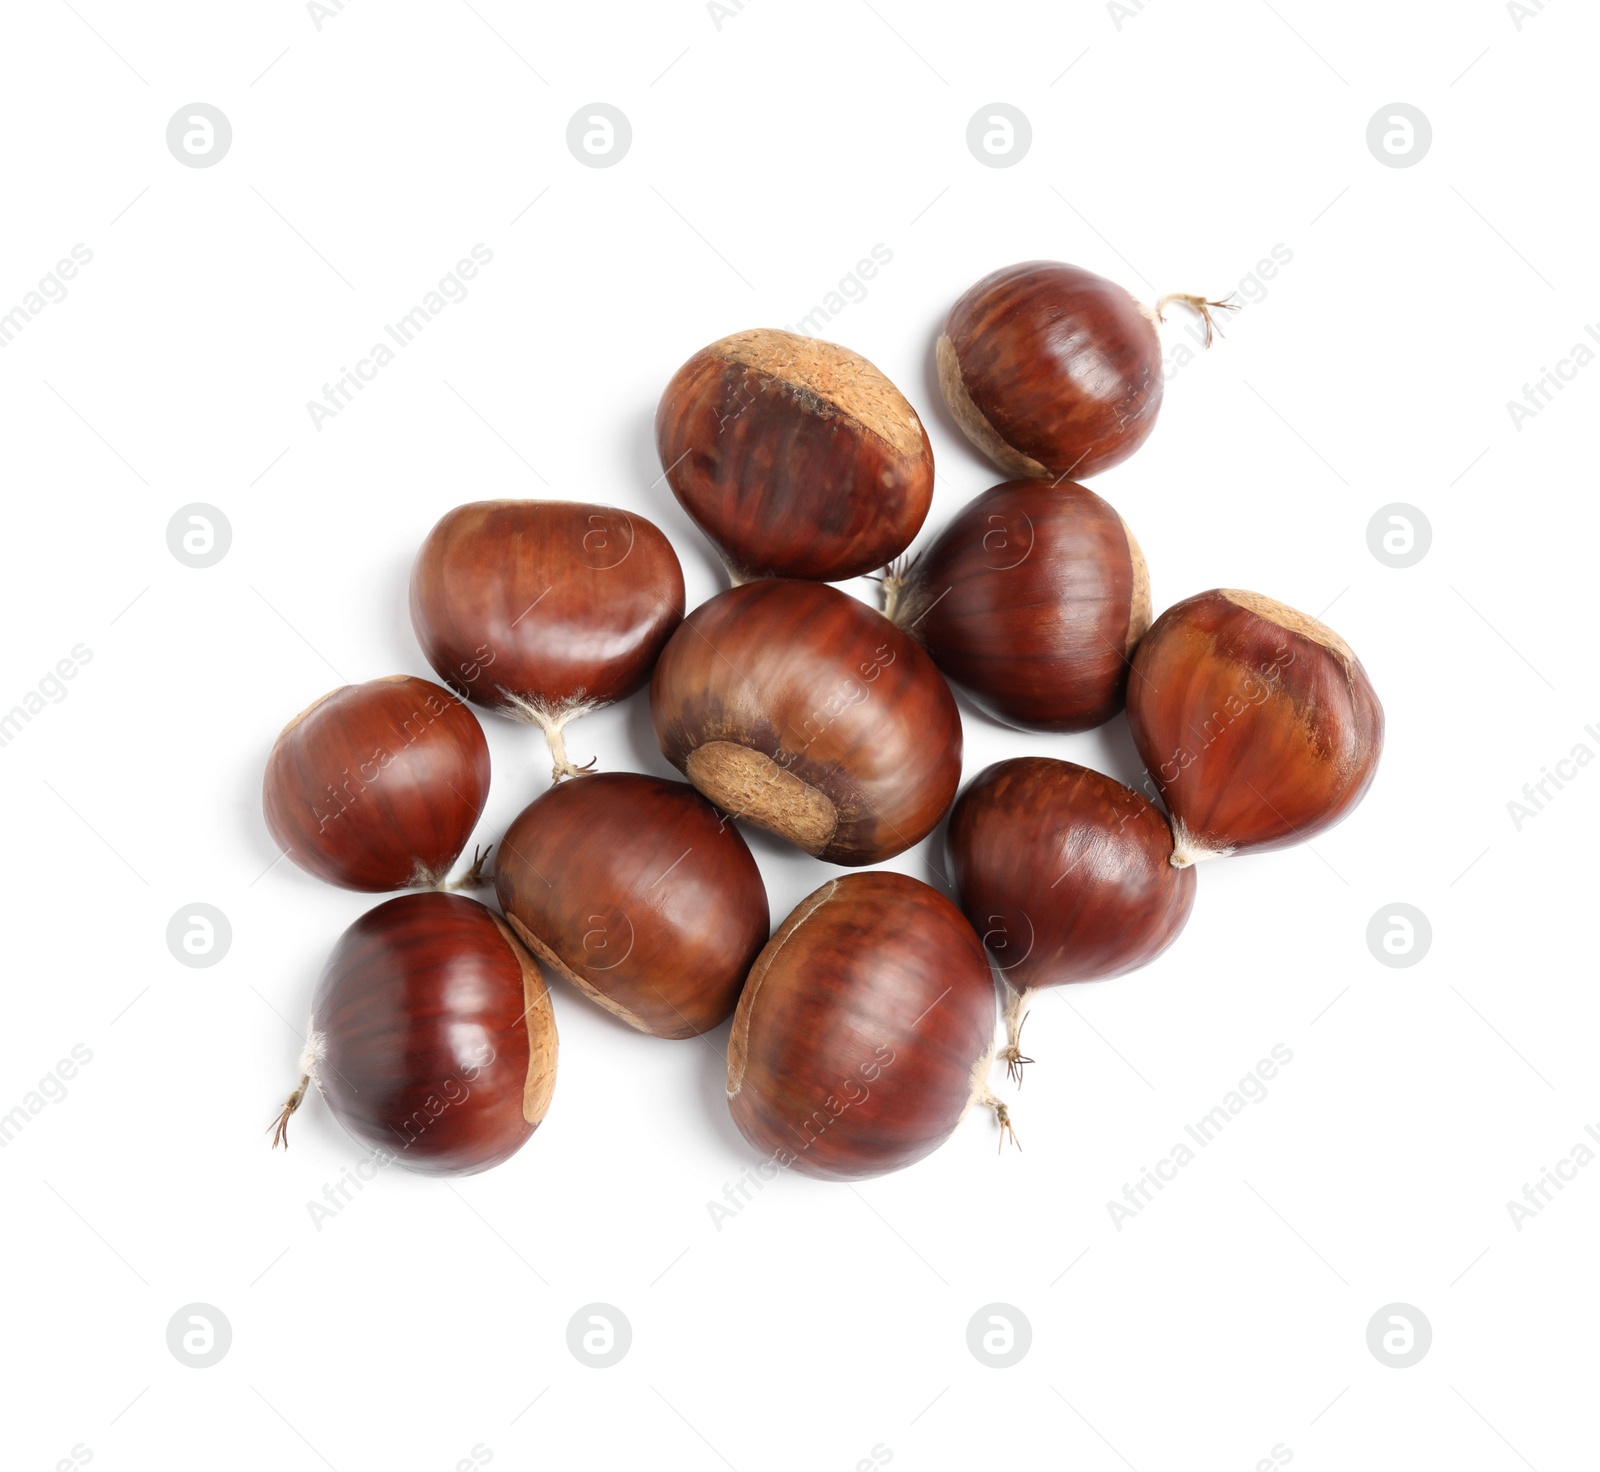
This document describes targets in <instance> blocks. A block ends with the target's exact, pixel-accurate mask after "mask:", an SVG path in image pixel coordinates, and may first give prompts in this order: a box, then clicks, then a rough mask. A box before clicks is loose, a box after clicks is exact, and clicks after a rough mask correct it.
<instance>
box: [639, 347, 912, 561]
mask: <svg viewBox="0 0 1600 1472" xmlns="http://www.w3.org/2000/svg"><path fill="white" fill-rule="evenodd" d="M656 446H657V448H658V449H659V451H660V453H661V464H662V465H663V466H664V467H665V469H666V475H667V483H668V484H669V485H670V486H671V487H672V490H673V494H675V495H676V496H677V498H678V500H679V501H680V502H682V504H683V508H684V510H685V511H687V512H688V513H689V515H690V516H691V517H693V519H694V521H695V524H696V525H697V526H698V527H699V528H700V530H701V531H703V532H704V533H705V534H706V536H708V537H709V538H710V539H711V541H712V542H714V543H715V544H716V546H717V548H718V550H719V551H720V552H721V553H722V557H723V560H724V561H725V562H726V563H727V564H728V567H729V570H730V571H731V572H732V574H733V576H734V579H735V581H736V582H749V581H750V580H751V579H752V578H756V577H790V578H815V579H820V580H823V581H832V582H838V581H840V580H841V579H844V578H851V577H856V576H858V575H859V574H861V573H867V572H872V571H874V570H876V569H877V568H880V567H882V566H883V565H884V564H885V563H886V562H888V561H889V560H890V559H891V558H893V557H896V556H898V555H899V554H900V553H901V552H903V551H904V550H905V549H906V548H907V547H908V546H910V545H911V541H912V538H914V537H915V536H916V534H917V531H918V530H919V528H920V527H921V526H922V522H923V518H924V517H926V516H927V514H928V504H929V501H930V500H931V499H932V496H933V450H932V448H931V447H930V446H929V444H928V436H927V434H926V433H925V432H924V430H923V428H922V421H921V420H919V419H918V418H917V414H916V411H915V410H914V409H913V408H912V407H911V405H910V404H909V403H907V402H906V399H905V396H904V395H903V394H901V392H900V391H899V390H898V389H897V388H896V387H895V386H894V385H893V384H892V383H890V382H889V380H888V379H887V378H885V377H884V375H883V374H882V373H880V372H879V371H878V370H877V369H876V368H875V367H873V365H872V364H871V363H869V362H868V361H867V360H866V359H865V358H863V357H862V356H861V355H860V354H859V353H853V352H851V351H850V349H849V348H842V347H839V346H837V345H836V344H834V343H831V342H823V341H822V340H821V339H819V338H814V337H800V336H797V335H796V334H795V333H792V332H780V331H777V330H774V329H768V328H759V329H756V330H754V331H751V332H739V333H735V334H734V335H733V336H732V337H725V338H723V339H722V340H721V341H720V342H714V343H712V344H711V346H710V347H707V348H702V349H701V350H700V351H699V352H698V353H696V354H695V355H694V356H693V357H692V358H690V359H689V361H688V362H687V363H685V364H684V365H683V367H681V368H680V369H679V370H678V371H677V372H676V373H675V374H674V375H673V377H672V381H671V383H669V384H668V385H667V390H666V392H665V393H664V394H663V395H662V396H661V405H660V407H659V408H658V409H657V411H656Z"/></svg>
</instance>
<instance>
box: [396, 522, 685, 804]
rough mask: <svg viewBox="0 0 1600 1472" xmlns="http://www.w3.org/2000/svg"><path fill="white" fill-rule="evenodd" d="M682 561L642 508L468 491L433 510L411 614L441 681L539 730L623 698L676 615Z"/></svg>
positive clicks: (554, 739) (644, 672)
mask: <svg viewBox="0 0 1600 1472" xmlns="http://www.w3.org/2000/svg"><path fill="white" fill-rule="evenodd" d="M683 608H684V593H683V569H682V568H681V567H680V566H679V565H678V557H677V554H676V553H675V552H674V551H673V550H672V546H671V544H670V543H669V542H668V541H667V539H666V538H665V537H664V536H662V535H661V532H660V530H659V529H658V528H657V527H656V526H655V525H654V524H653V523H651V522H649V521H647V520H645V518H644V517H642V516H637V515H634V514H633V513H631V512H627V511H618V510H616V509H615V508H614V507H609V506H591V505H587V504H581V503H579V502H576V501H475V502H472V503H471V504H470V505H466V506H457V507H456V508H455V510H454V511H449V512H446V513H445V515H444V516H443V517H441V518H440V520H439V523H438V525H436V526H435V527H434V528H433V530H432V531H431V532H429V533H428V536H427V540H426V541H424V542H423V544H422V550H421V551H420V552H418V553H417V560H416V564H415V565H414V566H413V568H412V570H411V622H412V626H413V627H414V628H415V630H416V634H417V642H418V643H419V644H421V646H422V652H423V653H424V654H425V655H426V656H427V658H428V663H429V664H431V665H432V666H433V667H434V669H435V670H436V671H437V672H438V674H439V678H440V679H441V680H443V681H444V682H445V684H446V685H448V686H449V687H450V688H451V689H452V690H454V691H456V692H457V693H458V694H459V695H461V696H463V697H464V698H465V699H468V700H472V701H474V702H476V703H477V704H478V705H482V706H486V707H487V708H488V709H490V710H495V711H498V712H500V714H501V715H505V716H509V717H511V718H512V719H513V720H520V721H528V722H531V723H532V724H534V725H537V726H539V727H540V728H541V729H542V730H543V731H544V733H545V737H546V739H547V740H548V741H549V743H550V751H551V755H552V757H553V759H554V763H555V770H554V776H555V777H556V779H557V780H559V779H560V778H562V777H567V776H572V775H574V774H575V773H576V772H578V771H579V770H581V769H580V768H578V767H576V766H574V765H573V764H572V763H571V762H569V761H568V760H567V754H566V743H565V738H564V736H563V734H562V728H563V727H564V726H565V725H566V723H567V722H568V721H570V720H572V719H574V718H575V717H577V716H581V715H583V714H584V713H585V712H587V711H591V710H594V709H596V708H597V707H599V706H602V705H610V704H611V703H612V702H613V701H617V700H621V699H622V698H623V697H624V696H627V695H631V694H632V693H633V692H634V691H635V690H638V689H639V688H640V687H641V686H642V685H643V684H644V682H645V681H646V680H647V679H649V678H650V669H651V666H652V665H654V664H655V661H656V656H657V655H658V654H659V653H660V652H661V647H662V645H663V644H665V643H666V641H667V639H668V637H669V636H670V635H671V633H672V631H673V629H675V628H676V627H677V626H678V621H679V620H680V619H681V618H682V617H683Z"/></svg>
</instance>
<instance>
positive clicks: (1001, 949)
mask: <svg viewBox="0 0 1600 1472" xmlns="http://www.w3.org/2000/svg"><path fill="white" fill-rule="evenodd" d="M949 846H950V862H951V865H952V866H953V869H954V875H955V883H956V891H957V897H958V898H959V900H960V903H961V908H962V910H963V911H964V912H965V914H966V917H967V919H968V920H970V921H971V922H972V925H973V928H974V929H976V930H977V931H978V933H979V934H980V935H981V936H982V937H983V943H984V945H985V946H986V947H987V948H988V951H989V953H990V955H991V956H992V957H993V958H994V963H995V965H996V966H997V967H998V968H999V971H1000V974H1001V975H1002V976H1003V977H1004V978H1005V981H1006V984H1007V986H1008V988H1009V989H1010V998H1009V1001H1008V1003H1007V1007H1006V1030H1007V1039H1006V1047H1005V1049H1004V1050H1003V1051H1002V1052H1001V1054H1000V1056H1001V1057H1002V1058H1003V1059H1004V1060H1005V1061H1006V1063H1007V1065H1008V1067H1009V1069H1010V1070H1011V1072H1012V1074H1013V1076H1017V1075H1019V1074H1020V1072H1021V1066H1022V1064H1023V1063H1024V1062H1026V1061H1027V1060H1025V1059H1024V1058H1023V1057H1022V1054H1021V1053H1020V1051H1019V1050H1018V1046H1017V1044H1018V1039H1019V1035H1020V1033H1021V1031H1022V1019H1023V1015H1024V1013H1025V1012H1026V1010H1027V1007H1028V1004H1029V1002H1030V1001H1031V1000H1032V995H1033V993H1034V992H1035V991H1036V990H1037V989H1038V988H1040V987H1046V986H1061V985H1064V984H1065V983H1067V982H1073V981H1100V980H1104V979H1105V978H1107V977H1112V976H1121V975H1123V974H1124V973H1125V972H1128V971H1132V970H1134V969H1136V968H1137V967H1140V966H1143V965H1145V964H1146V963H1147V962H1149V961H1153V960H1154V959H1155V958H1156V957H1157V956H1159V955H1160V954H1161V953H1162V951H1164V950H1166V948H1167V947H1168V946H1169V945H1171V944H1172V942H1173V941H1174V940H1176V939H1177V937H1178V932H1179V931H1180V930H1182V929H1183V927H1184V924H1185V923H1186V922H1187V921H1188V919H1189V911H1190V910H1191V909H1192V908H1193V907H1194V890H1195V875H1194V870H1193V869H1192V868H1185V869H1177V868H1174V867H1173V865H1172V863H1171V859H1172V830H1171V829H1170V828H1169V827H1168V826H1167V820H1166V819H1165V818H1164V817H1163V816H1162V815H1161V813H1160V812H1159V811H1158V810H1157V809H1156V808H1155V807H1154V806H1153V805H1152V804H1151V803H1149V802H1148V801H1146V799H1145V798H1143V797H1141V796H1140V795H1139V794H1138V793H1137V792H1135V791H1134V790H1133V789H1132V788H1131V787H1124V786H1123V785H1122V783H1120V782H1117V781H1114V780H1113V779H1112V778H1110V777H1106V776H1103V775H1102V774H1101V773H1099V772H1093V771H1090V770H1089V768H1087V767H1080V766H1077V765H1075V764H1074V763H1072V762H1063V761H1056V760H1055V759H1054V758H1053V757H1044V756H1025V757H1017V758H1014V759H1013V760H1011V761H1004V762H996V763H995V764H994V765H993V766H992V767H987V768H985V769H984V770H983V771H982V772H980V773H979V774H978V776H977V777H976V778H975V779H974V780H973V781H972V783H971V785H970V786H968V788H967V790H966V791H965V792H963V793H962V794H961V796H960V797H959V798H958V799H957V800H956V805H955V809H954V810H953V811H952V812H951V814H950V831H949Z"/></svg>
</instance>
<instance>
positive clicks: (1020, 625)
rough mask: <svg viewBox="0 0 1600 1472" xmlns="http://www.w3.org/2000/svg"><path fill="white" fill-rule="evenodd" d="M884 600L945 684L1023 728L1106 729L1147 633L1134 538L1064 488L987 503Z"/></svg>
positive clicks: (1028, 485)
mask: <svg viewBox="0 0 1600 1472" xmlns="http://www.w3.org/2000/svg"><path fill="white" fill-rule="evenodd" d="M884 588H885V593H886V596H887V600H888V601H887V602H886V604H885V608H884V612H885V613H886V614H887V615H888V616H889V618H890V619H891V620H893V622H895V623H896V624H898V625H899V626H900V627H901V628H903V629H905V630H906V632H907V633H909V634H913V635H915V636H916V638H917V640H918V641H919V642H920V643H921V645H922V647H923V648H924V649H926V650H927V651H928V653H929V654H931V655H932V656H933V662H934V663H935V664H936V665H938V666H939V668H940V669H941V670H943V671H944V673H945V674H946V675H948V676H949V677H950V679H952V680H954V681H955V682H956V683H957V684H958V685H962V686H965V687H966V689H967V690H968V691H970V692H971V694H972V696H973V698H974V699H975V700H976V701H977V702H978V704H979V705H981V706H982V707H983V708H984V709H985V710H987V711H989V712H990V714H992V715H995V716H998V717H999V719H1001V720H1002V721H1007V722H1009V723H1010V724H1011V725H1014V726H1022V727H1025V728H1028V729H1031V730H1039V731H1083V730H1087V729H1088V728H1089V727H1091V726H1098V725H1101V724H1103V723H1104V722H1106V721H1108V720H1110V719H1111V717H1112V716H1114V715H1115V714H1116V713H1117V712H1118V711H1119V710H1121V709H1122V703H1123V696H1124V693H1125V691H1126V688H1127V682H1128V667H1129V666H1128V657H1129V656H1130V655H1131V654H1132V653H1133V648H1134V645H1136V644H1137V643H1138V642H1139V639H1140V638H1141V637H1142V635H1143V634H1144V631H1145V630H1146V629H1147V628H1149V627H1150V575H1149V573H1148V571H1147V570H1146V568H1145V562H1144V555H1143V553H1141V552H1140V550H1139V544H1138V543H1137V542H1136V541H1134V539H1133V533H1132V532H1131V531H1129V530H1128V524H1127V523H1126V522H1125V521H1123V519H1122V518H1121V517H1120V516H1118V515H1117V513H1116V512H1115V511H1114V510H1112V508H1111V507H1110V506H1109V505H1107V503H1106V502H1104V501H1102V500H1101V499H1100V497H1099V496H1097V495H1095V493H1094V492H1093V491H1091V490H1088V489H1087V488H1086V487H1084V486H1079V485H1073V484H1072V483H1071V482H1070V481H1069V482H1065V483H1063V484H1060V485H1048V484H1046V483H1044V482H1042V481H1025V480H1014V481H1007V482H1006V484H1004V485H999V486H995V487H994V488H993V489H992V490H988V491H985V492H984V493H983V494H982V495H981V496H979V497H978V498H977V499H976V500H974V501H972V502H970V503H969V504H968V505H967V507H966V508H965V510H963V511H962V512H961V513H960V514H959V515H958V516H957V517H956V519H955V520H954V521H952V522H951V523H950V525H949V526H948V527H946V528H945V529H944V531H943V532H941V533H940V534H939V536H938V537H937V538H936V539H935V540H934V542H933V543H932V545H931V546H929V547H928V548H927V550H926V551H924V552H922V553H921V554H920V555H919V556H918V557H917V558H916V559H915V560H914V561H913V562H912V563H911V565H910V567H909V568H908V569H907V570H906V571H905V572H904V573H894V572H891V573H890V574H889V575H888V576H886V577H885V579H884Z"/></svg>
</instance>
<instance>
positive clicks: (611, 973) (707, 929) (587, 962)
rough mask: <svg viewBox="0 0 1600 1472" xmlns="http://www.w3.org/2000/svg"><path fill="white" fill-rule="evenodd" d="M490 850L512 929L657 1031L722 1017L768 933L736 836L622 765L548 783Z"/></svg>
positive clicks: (603, 999) (699, 800)
mask: <svg viewBox="0 0 1600 1472" xmlns="http://www.w3.org/2000/svg"><path fill="white" fill-rule="evenodd" d="M499 852H500V857H499V859H498V860H497V861H496V864H495V888H496V890H497V891H498V893H499V897H500V908H501V909H502V910H503V911H504V912H505V917H506V919H507V921H509V922H510V925H511V928H512V929H513V930H515V931H516V933H517V934H518V936H520V937H521V939H522V942H523V944H524V945H526V946H527V947H528V949H529V950H530V951H532V952H533V953H534V955H535V956H537V957H538V958H539V959H540V960H541V961H543V962H544V963H545V965H547V966H549V967H550V968H551V969H552V970H554V971H556V972H558V973H559V974H560V975H562V976H564V977H566V979H567V980H568V981H570V982H571V983H572V984H573V985H574V986H575V987H577V989H578V990H579V991H580V992H582V993H583V994H584V995H585V996H587V997H589V998H590V999H591V1000H592V1001H595V1002H598V1003H599V1004H600V1005H601V1006H602V1007H604V1008H605V1009H606V1010H607V1011H608V1012H612V1013H615V1014H616V1016H618V1017H620V1018H621V1019H622V1020H623V1021H624V1022H626V1023H628V1024H629V1026H631V1027H636V1028H638V1029H639V1030H640V1031H641V1032H647V1033H651V1034H653V1035H654V1036H655V1037H661V1038H688V1037H694V1036H696V1035H697V1034H699V1033H703V1032H706V1031H709V1030H710V1029H711V1028H713V1027H715V1026H716V1025H717V1024H718V1023H719V1022H723V1021H725V1020H726V1019H727V1018H728V1017H729V1016H731V1015H732V1013H733V1009H734V1004H735V1003H736V1002H737V1001H738V1000H739V989H740V988H741V987H742V986H743V985H744V978H745V974H746V973H747V972H748V971H749V970H750V963H751V962H752V961H754V960H755V958H756V955H757V953H758V952H759V951H760V950H761V947H762V946H764V945H765V944H766V941H767V928H768V920H769V915H768V910H767V891H766V888H765V886H764V885H763V884H762V882H761V871H760V870H759V869H757V868H756V861H755V860H754V859H753V858H751V856H750V850H749V849H748V848H747V847H746V846H745V841H744V839H743V838H742V837H741V836H740V834H739V830H738V829H737V828H735V827H734V826H733V824H732V823H730V822H728V821H727V820H726V819H724V818H722V817H720V816H719V815H718V813H717V811H716V809H715V808H713V807H712V806H711V804H710V803H708V802H707V801H706V800H705V798H703V797H701V796H700V794H699V793H698V792H696V791H695V790H694V789H693V788H692V787H689V786H687V785H685V784H684V783H682V782H668V781H664V780H663V779H661V778H659V777H644V776H639V775H637V774H635V773H632V772H610V773H601V774H600V775H598V776H593V777H587V778H585V779H584V780H583V781H582V782H568V783H565V784H563V785H561V786H559V787H553V788H551V789H550V791H548V792H546V793H545V794H544V795H543V796H542V797H539V798H536V799H535V800H534V801H533V802H532V803H530V804H529V805H528V806H527V807H526V808H524V809H523V811H522V813H521V815H520V816H519V817H518V818H517V820H516V821H515V822H514V823H512V825H511V827H510V828H509V829H508V830H507V831H506V835H505V837H504V838H503V839H501V841H500V850H499Z"/></svg>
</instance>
